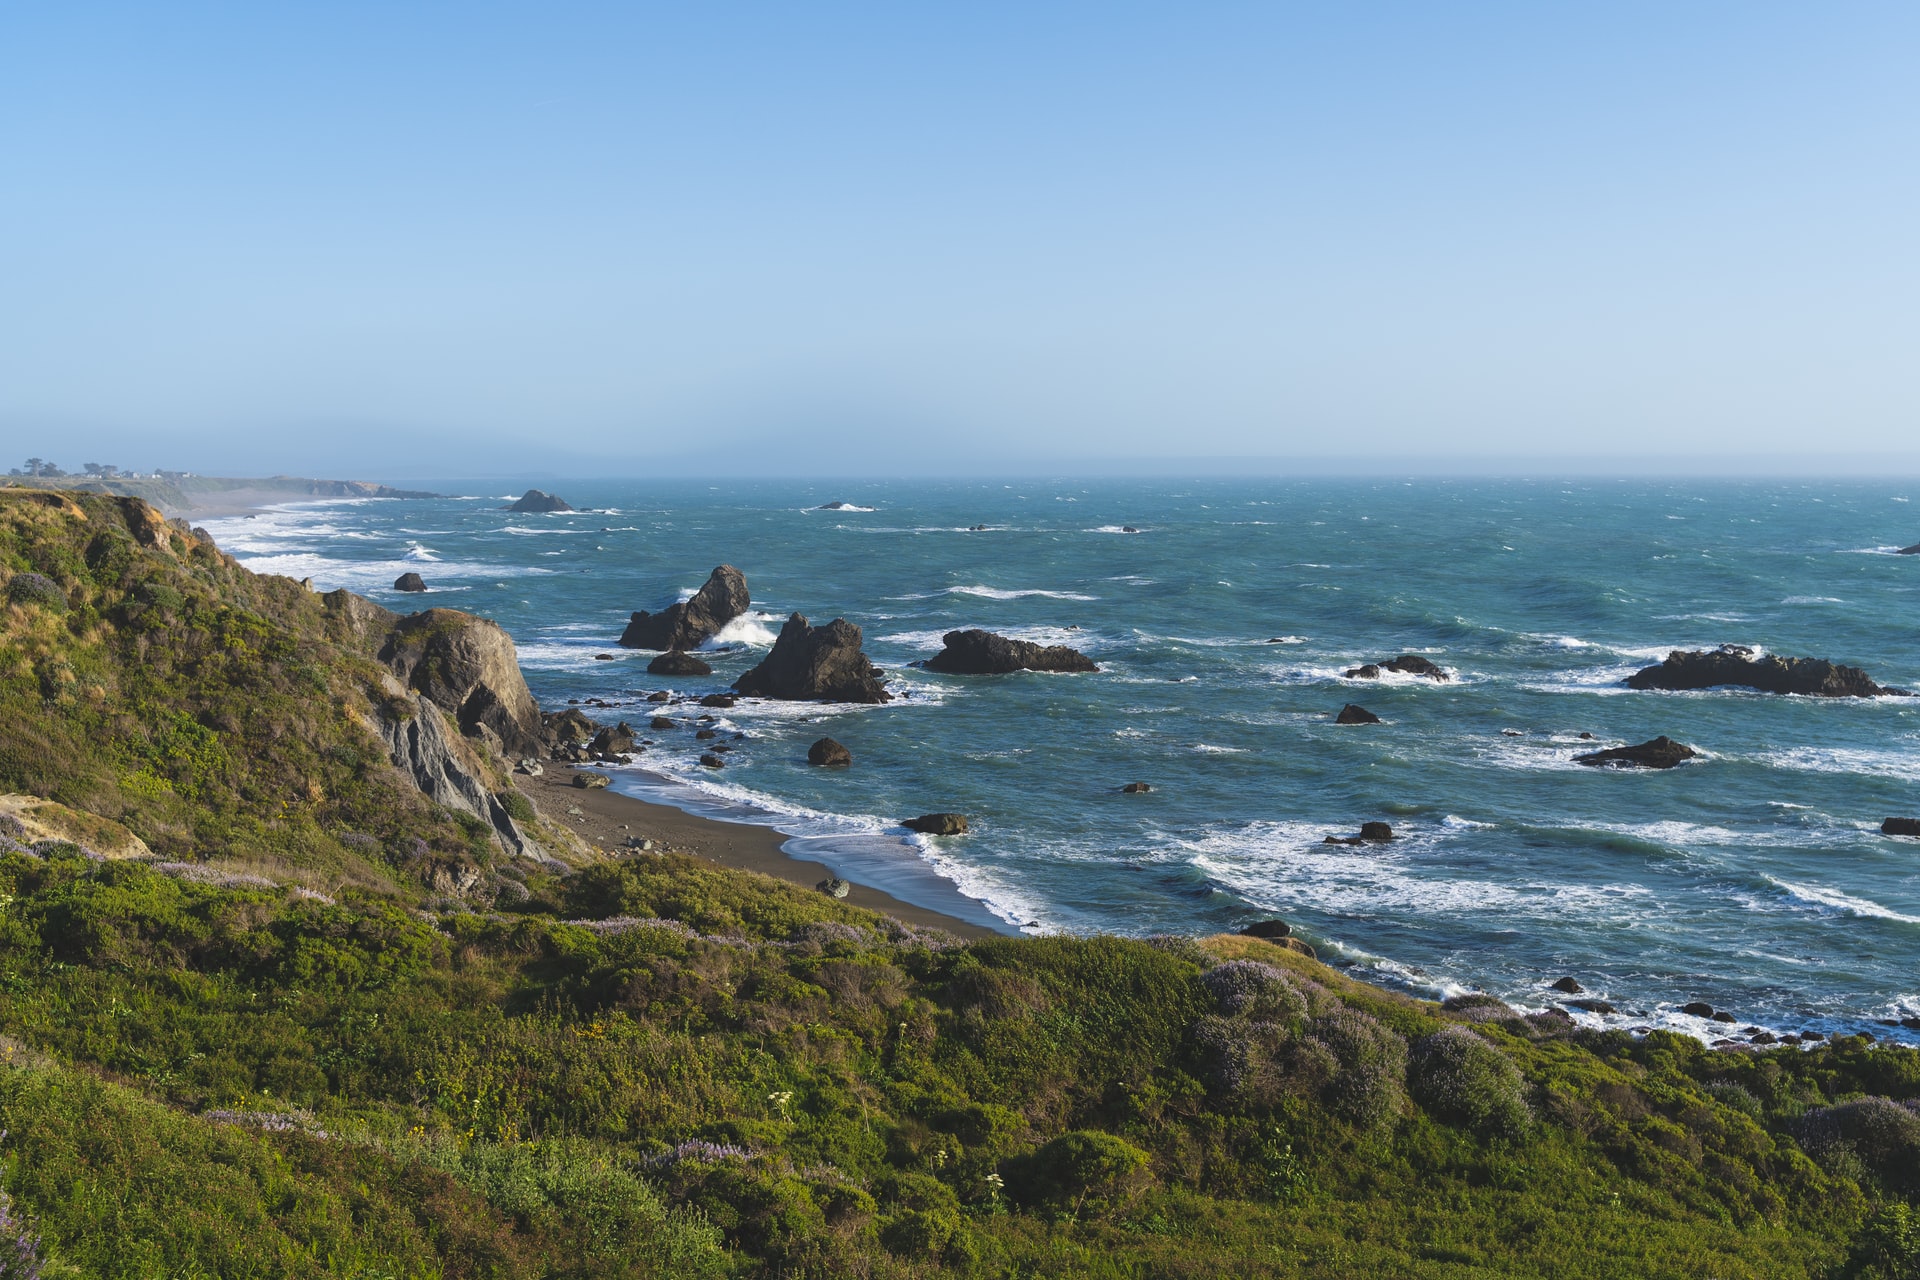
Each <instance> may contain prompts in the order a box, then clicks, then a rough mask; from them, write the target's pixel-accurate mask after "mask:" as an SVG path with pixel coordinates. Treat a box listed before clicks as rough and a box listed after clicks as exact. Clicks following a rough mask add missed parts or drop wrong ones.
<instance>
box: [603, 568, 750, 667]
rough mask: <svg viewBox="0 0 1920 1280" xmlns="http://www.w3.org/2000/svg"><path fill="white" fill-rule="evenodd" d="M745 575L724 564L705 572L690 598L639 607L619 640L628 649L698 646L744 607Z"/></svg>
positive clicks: (711, 636)
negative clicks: (662, 606) (655, 606)
mask: <svg viewBox="0 0 1920 1280" xmlns="http://www.w3.org/2000/svg"><path fill="white" fill-rule="evenodd" d="M751 603H752V599H751V597H749V596H748V594H747V575H746V574H744V573H741V572H740V571H739V570H738V569H736V568H734V567H733V566H732V565H730V564H723V565H721V566H719V567H718V568H716V569H715V570H714V571H713V572H712V573H710V574H708V575H707V580H706V582H705V583H704V584H703V585H702V586H701V588H700V589H699V590H698V591H696V592H694V593H693V597H692V599H689V600H683V601H681V602H680V603H679V604H676V605H670V606H668V607H667V608H665V609H662V610H661V611H660V612H659V613H648V612H647V611H646V610H644V609H642V610H640V611H639V612H637V613H635V614H634V615H633V616H632V617H631V618H630V619H629V620H628V621H627V629H626V630H625V631H624V632H622V633H621V635H620V643H621V645H622V646H623V647H625V648H628V649H698V648H699V647H700V646H701V645H703V644H705V643H706V642H707V641H709V640H711V639H713V637H714V636H716V635H718V634H719V632H720V629H721V628H722V627H724V626H726V625H727V624H728V623H729V622H732V621H733V620H734V619H735V618H737V617H739V616H740V615H741V614H743V613H745V612H746V611H747V606H748V605H749V604H751Z"/></svg>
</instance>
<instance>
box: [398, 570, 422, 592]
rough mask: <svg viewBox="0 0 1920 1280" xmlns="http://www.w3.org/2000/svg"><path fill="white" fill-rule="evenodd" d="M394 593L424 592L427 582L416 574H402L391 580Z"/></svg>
mask: <svg viewBox="0 0 1920 1280" xmlns="http://www.w3.org/2000/svg"><path fill="white" fill-rule="evenodd" d="M393 589H394V590H395V591H425V590H426V589H427V580H426V579H425V578H422V577H421V576H420V575H419V574H417V573H403V574H401V575H400V576H399V577H397V578H395V579H394V580H393Z"/></svg>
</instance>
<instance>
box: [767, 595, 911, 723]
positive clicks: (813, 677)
mask: <svg viewBox="0 0 1920 1280" xmlns="http://www.w3.org/2000/svg"><path fill="white" fill-rule="evenodd" d="M860 640H861V636H860V628H859V627H856V626H854V625H853V624H852V623H851V622H848V621H847V620H846V619H845V618H835V619H834V620H833V621H832V622H829V623H827V624H826V625H825V626H823V627H814V626H809V625H807V620H806V618H805V617H803V616H802V615H800V614H797V613H796V614H794V615H793V616H792V617H790V618H788V619H787V624H786V625H785V626H784V627H781V628H780V638H779V639H778V640H775V641H774V642H773V649H772V651H771V652H770V653H768V654H767V656H766V657H765V658H764V659H762V661H761V662H760V665H758V666H756V667H755V668H754V669H753V670H751V671H749V672H747V674H745V675H743V676H741V677H740V678H739V679H738V680H736V681H734V682H733V687H734V688H735V689H737V690H738V691H740V692H741V693H745V694H750V695H753V696H756V697H761V698H781V699H785V700H788V701H797V702H891V701H892V700H893V695H892V694H890V693H888V692H887V691H886V689H884V688H883V687H881V684H880V680H879V677H878V676H877V675H876V674H875V672H874V669H873V664H872V663H871V662H868V661H867V655H866V654H864V653H862V652H861V651H860Z"/></svg>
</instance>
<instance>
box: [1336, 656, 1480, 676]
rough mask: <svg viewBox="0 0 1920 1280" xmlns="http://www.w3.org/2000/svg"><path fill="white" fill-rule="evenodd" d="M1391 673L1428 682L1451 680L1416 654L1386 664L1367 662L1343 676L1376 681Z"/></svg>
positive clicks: (1439, 669) (1349, 670)
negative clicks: (1419, 678) (1415, 677)
mask: <svg viewBox="0 0 1920 1280" xmlns="http://www.w3.org/2000/svg"><path fill="white" fill-rule="evenodd" d="M1388 671H1392V672H1396V673H1398V674H1400V675H1403V676H1423V677H1425V678H1426V679H1428V680H1441V681H1445V680H1451V679H1453V677H1452V676H1450V675H1448V674H1447V672H1446V671H1445V669H1444V668H1442V667H1440V666H1438V665H1437V664H1435V663H1434V662H1433V661H1432V660H1431V659H1429V658H1423V657H1421V656H1420V655H1419V654H1417V653H1403V654H1401V655H1400V656H1399V657H1397V658H1394V659H1392V660H1391V661H1388V662H1369V663H1367V664H1365V665H1364V666H1358V667H1349V668H1348V669H1347V670H1346V671H1345V672H1343V673H1342V674H1344V675H1345V676H1346V677H1347V679H1349V680H1378V679H1379V678H1380V677H1381V676H1382V675H1383V674H1384V673H1386V672H1388Z"/></svg>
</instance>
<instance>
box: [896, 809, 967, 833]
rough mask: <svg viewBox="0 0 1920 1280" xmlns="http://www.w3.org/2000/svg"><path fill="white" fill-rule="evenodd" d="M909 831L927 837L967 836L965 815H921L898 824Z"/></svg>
mask: <svg viewBox="0 0 1920 1280" xmlns="http://www.w3.org/2000/svg"><path fill="white" fill-rule="evenodd" d="M900 825H901V826H903V827H905V828H906V829H907V830H909V831H918V832H920V833H921V834H922V835H929V836H963V835H965V834H967V815H966V814H964V813H923V814H921V815H920V816H919V817H917V818H908V819H907V820H906V821H904V822H902V823H901V824H900Z"/></svg>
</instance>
